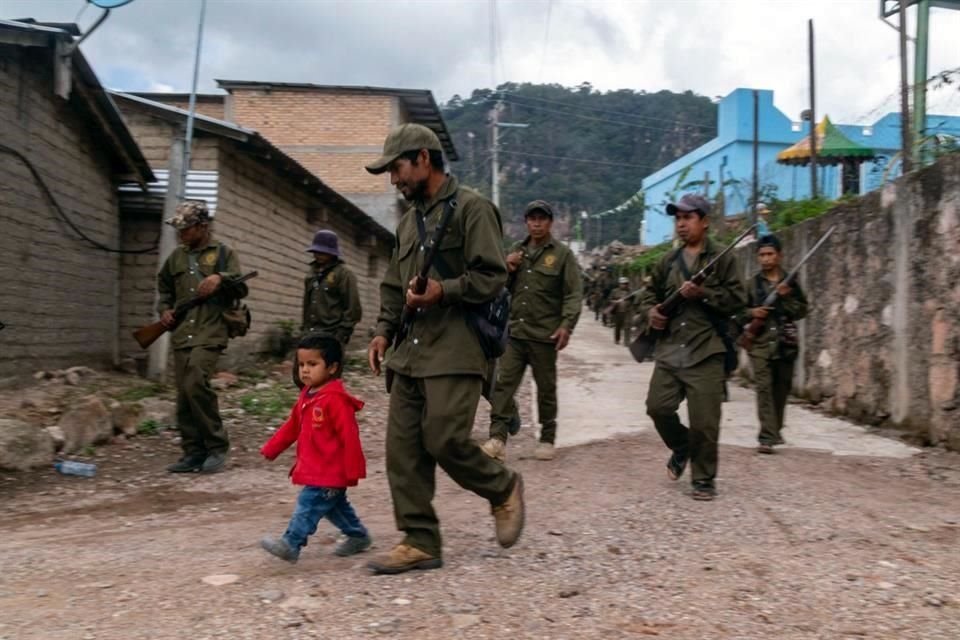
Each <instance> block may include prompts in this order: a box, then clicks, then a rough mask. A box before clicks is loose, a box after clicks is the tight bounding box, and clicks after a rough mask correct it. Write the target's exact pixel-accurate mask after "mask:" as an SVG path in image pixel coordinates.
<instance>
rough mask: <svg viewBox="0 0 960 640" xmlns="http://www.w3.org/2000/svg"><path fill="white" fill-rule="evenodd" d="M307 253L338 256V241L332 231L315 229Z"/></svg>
mask: <svg viewBox="0 0 960 640" xmlns="http://www.w3.org/2000/svg"><path fill="white" fill-rule="evenodd" d="M307 253H327V254H330V255H331V256H336V257H338V258H339V257H340V242H339V240H338V239H337V234H335V233H334V232H333V231H327V230H325V229H324V230H321V231H317V232H316V233H315V234H314V236H313V244H311V245H310V246H309V247H307Z"/></svg>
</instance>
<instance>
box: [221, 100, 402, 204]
mask: <svg viewBox="0 0 960 640" xmlns="http://www.w3.org/2000/svg"><path fill="white" fill-rule="evenodd" d="M398 102H399V101H398V99H397V98H395V97H391V96H372V95H349V94H335V93H330V92H326V91H317V90H313V89H275V90H270V91H265V90H251V89H234V90H233V91H232V93H231V95H230V96H228V97H227V114H228V117H229V118H230V119H231V120H232V121H233V122H236V123H238V124H240V125H241V126H244V127H249V128H251V129H256V130H257V131H258V132H260V133H261V134H262V135H263V136H264V137H266V138H268V139H269V140H270V141H271V142H273V143H274V144H275V145H277V146H278V147H280V148H281V149H282V150H283V151H284V152H285V153H287V154H289V155H290V156H291V157H293V158H296V160H297V161H298V162H300V163H301V164H302V165H303V166H304V167H306V168H307V169H309V170H310V171H311V172H312V173H313V174H315V175H317V176H319V177H320V179H321V180H323V181H324V182H326V183H327V184H329V185H330V186H331V187H333V188H334V189H336V190H337V191H339V192H341V193H343V194H345V195H348V196H349V195H350V194H354V193H358V194H375V193H390V192H392V191H393V187H391V186H390V181H389V179H388V178H387V177H386V176H383V175H381V176H372V175H370V174H369V173H367V172H366V171H365V170H364V168H363V166H364V165H365V164H367V163H369V162H371V161H372V160H375V159H376V158H377V157H379V155H380V151H381V149H382V148H383V139H384V138H385V137H386V135H387V133H388V132H389V131H390V127H391V126H393V124H394V123H395V122H397V121H398V119H397V118H398V113H399V111H398V110H399V107H398Z"/></svg>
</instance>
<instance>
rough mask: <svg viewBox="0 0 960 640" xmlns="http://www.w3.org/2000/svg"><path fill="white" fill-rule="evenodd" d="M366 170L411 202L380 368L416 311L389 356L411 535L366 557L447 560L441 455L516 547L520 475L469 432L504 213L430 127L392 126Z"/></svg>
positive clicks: (399, 477)
mask: <svg viewBox="0 0 960 640" xmlns="http://www.w3.org/2000/svg"><path fill="white" fill-rule="evenodd" d="M366 168H367V171H369V172H370V173H373V174H380V173H384V172H389V173H390V182H391V184H393V185H394V186H395V187H396V188H397V189H398V190H399V191H400V193H401V194H402V195H403V197H404V198H405V199H406V200H407V201H408V202H409V203H410V204H411V206H410V208H409V209H408V210H407V211H406V212H405V213H404V214H403V216H402V217H401V219H400V223H399V225H398V226H397V232H396V244H395V245H394V250H393V254H392V256H391V258H390V264H389V266H388V267H387V272H386V274H385V275H384V279H383V282H382V284H381V285H380V316H379V318H378V322H377V328H376V332H375V336H374V338H373V340H372V341H371V342H370V346H369V348H368V351H367V353H368V357H369V361H370V368H371V369H372V370H373V371H374V373H377V374H379V373H380V367H381V363H382V362H383V360H384V354H385V352H386V350H387V347H388V346H389V345H390V344H391V343H392V342H393V340H394V338H395V337H396V335H397V331H398V330H400V329H401V320H402V319H403V318H404V317H406V315H407V314H403V313H402V312H403V310H404V305H405V304H406V305H407V306H408V307H409V308H410V309H415V310H416V311H415V313H414V314H412V315H413V322H412V325H410V326H409V331H408V332H407V333H406V336H405V339H404V340H403V341H402V342H401V343H400V344H398V345H394V351H393V353H392V354H391V356H390V359H389V360H388V361H387V362H386V366H387V368H388V371H387V382H388V388H389V390H390V406H389V413H388V417H387V442H386V448H387V460H386V462H387V480H388V482H389V484H390V493H391V496H392V498H393V508H394V515H395V517H396V521H397V528H398V529H399V530H400V531H403V532H404V538H403V541H402V542H401V543H400V544H398V545H396V546H395V547H393V549H391V550H390V551H388V552H386V553H383V554H381V555H380V556H378V557H376V558H374V559H373V560H372V561H371V562H370V563H369V565H368V566H369V567H370V569H371V570H372V571H373V572H374V573H401V572H404V571H409V570H411V569H436V568H438V567H440V566H442V564H443V560H442V544H441V538H440V523H439V521H438V520H437V515H436V513H435V512H434V510H433V506H432V504H431V502H432V501H433V497H434V492H435V488H436V484H435V483H436V479H435V474H436V466H437V465H438V464H439V465H440V467H441V468H443V470H444V471H446V472H447V475H449V476H450V477H451V478H453V480H454V481H455V482H456V483H457V484H459V485H460V486H461V487H463V488H465V489H468V490H470V491H473V492H474V493H476V494H477V495H479V496H481V497H483V498H485V499H486V500H488V501H489V502H490V505H491V508H492V511H493V516H494V523H495V528H496V535H497V541H498V542H499V543H500V545H501V546H503V547H510V546H512V545H513V544H514V543H516V541H517V539H518V538H519V537H520V533H521V531H522V530H523V519H524V504H523V479H522V478H521V477H520V474H519V473H516V472H514V471H511V470H510V469H508V468H507V467H505V466H504V465H502V464H500V463H498V462H496V461H495V460H492V459H491V458H489V457H487V456H486V455H485V454H484V453H483V451H481V450H480V446H479V445H477V444H476V443H475V442H473V440H471V438H470V431H471V429H472V427H473V420H474V415H475V413H476V410H477V403H478V402H479V400H480V393H481V389H482V387H483V382H484V375H485V373H486V371H487V369H488V362H487V357H486V355H485V354H484V352H483V349H482V348H481V346H480V341H479V339H478V338H477V336H476V334H475V333H474V332H473V329H472V328H471V326H470V325H469V324H468V322H467V318H466V314H467V313H468V310H469V308H468V305H479V304H483V303H486V302H489V301H491V300H493V299H494V298H495V297H496V296H497V294H498V293H499V292H500V291H501V290H502V288H503V286H504V285H505V284H506V281H507V267H506V264H505V263H504V258H503V251H502V249H501V241H502V227H501V222H500V214H499V212H498V211H497V210H496V208H495V207H494V206H493V205H492V204H491V203H490V202H489V201H488V200H486V199H484V198H483V197H482V196H480V195H479V194H478V193H476V192H474V191H471V190H468V189H464V188H462V187H460V186H459V183H458V181H457V179H456V178H455V177H453V176H448V175H446V174H445V173H444V164H443V148H442V146H441V145H440V140H439V139H438V138H437V136H436V134H435V133H434V132H433V131H431V130H430V129H428V128H426V127H424V126H422V125H417V124H404V125H401V126H399V127H396V128H394V129H393V130H392V131H391V132H390V134H389V135H388V136H387V139H386V141H385V142H384V145H383V155H382V156H381V157H380V158H379V159H377V160H376V161H375V162H373V163H372V164H369V165H367V167H366ZM448 207H449V208H450V211H452V214H451V216H450V218H449V222H448V223H447V224H446V227H445V229H446V231H445V235H444V237H443V238H442V240H441V242H440V244H439V246H438V252H437V254H438V256H437V259H436V260H435V261H434V262H433V263H432V267H431V269H430V272H429V279H428V280H427V285H426V290H425V291H424V292H423V293H419V294H418V293H416V292H415V291H414V289H413V284H414V281H415V280H416V276H417V275H418V273H419V271H420V269H421V268H422V266H423V261H424V258H425V255H426V253H427V251H426V247H428V246H430V243H431V242H432V240H431V239H432V238H434V237H435V234H436V230H437V228H438V226H439V225H440V223H441V221H442V220H443V219H444V217H445V212H446V210H447V209H448Z"/></svg>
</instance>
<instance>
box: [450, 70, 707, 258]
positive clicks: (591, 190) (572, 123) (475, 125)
mask: <svg viewBox="0 0 960 640" xmlns="http://www.w3.org/2000/svg"><path fill="white" fill-rule="evenodd" d="M498 100H500V101H502V102H501V104H502V106H501V110H500V112H499V113H500V115H499V120H500V122H505V123H518V124H527V125H529V126H528V127H526V128H516V127H501V128H500V129H499V132H500V133H499V135H500V175H501V181H500V206H501V210H502V211H503V215H504V219H505V221H506V222H507V227H508V229H507V231H508V234H509V235H511V236H512V237H514V238H515V237H517V236H518V235H520V234H521V233H522V226H521V224H520V223H522V208H523V205H524V204H525V203H527V202H529V201H530V200H533V199H535V198H543V199H546V200H549V201H550V202H552V203H554V204H555V205H556V206H557V208H558V210H559V212H560V214H559V216H558V221H557V223H556V225H555V230H556V231H557V232H558V235H560V236H565V235H566V234H567V230H568V229H569V225H570V224H572V223H573V221H574V220H575V218H576V217H578V216H579V213H580V212H581V211H587V212H588V213H590V214H594V213H597V212H600V211H605V210H607V209H611V208H613V207H616V206H617V205H619V204H621V203H622V202H624V201H626V200H627V199H628V198H630V197H631V196H632V195H633V194H635V193H636V192H637V191H638V190H639V189H640V181H641V179H642V178H643V177H644V176H646V175H648V174H650V173H653V172H654V171H656V170H657V169H659V168H661V167H663V166H664V165H666V164H668V163H669V162H671V161H672V160H674V159H676V158H678V157H680V156H682V155H683V154H685V153H687V152H688V151H690V150H692V149H694V148H696V147H698V146H700V145H702V144H703V143H705V142H707V141H708V140H710V139H712V138H713V137H715V135H716V133H715V132H716V106H715V105H714V104H713V103H712V102H711V101H710V99H708V98H706V97H704V96H698V95H695V94H693V93H692V92H689V91H688V92H685V93H672V92H669V91H660V92H657V93H645V92H642V91H641V92H637V91H632V90H629V89H623V90H619V91H610V92H605V93H604V92H600V91H596V90H595V89H594V88H593V87H592V86H591V85H589V84H583V85H580V86H578V87H562V86H559V85H536V84H504V85H501V86H500V87H498V88H497V90H496V91H493V90H490V89H477V90H475V91H474V92H473V93H472V94H471V95H470V96H469V97H466V98H462V97H460V96H454V97H453V98H451V99H450V101H449V102H448V103H447V104H445V105H443V107H442V108H443V115H444V118H445V119H446V121H447V126H448V127H449V129H450V131H451V133H452V135H453V138H454V142H455V144H456V146H457V150H458V151H459V154H460V161H459V162H457V163H455V164H454V166H453V170H454V171H455V172H456V173H457V174H458V175H459V176H460V177H461V179H462V180H463V181H464V182H465V183H467V184H469V185H470V186H473V187H475V188H477V189H479V190H480V191H482V192H483V193H484V194H486V195H488V196H489V195H490V189H491V182H490V175H491V173H490V172H491V162H490V160H491V157H490V156H491V154H490V150H491V141H490V137H491V136H490V130H491V127H490V124H489V123H490V118H491V113H492V110H493V109H494V106H495V105H496V104H497V101H498ZM642 216H643V207H642V206H635V207H631V208H630V209H628V210H627V211H625V212H624V213H622V214H618V215H616V216H609V217H607V218H605V219H604V222H603V232H604V233H603V240H604V241H605V242H608V241H610V240H613V239H615V238H618V239H620V240H623V241H625V242H630V243H635V242H636V241H637V230H638V229H639V226H640V220H641V219H642ZM588 224H589V223H588ZM587 231H588V233H589V234H590V236H591V240H594V239H596V235H595V233H596V228H595V229H593V230H590V229H589V228H588V229H587ZM571 235H572V234H571Z"/></svg>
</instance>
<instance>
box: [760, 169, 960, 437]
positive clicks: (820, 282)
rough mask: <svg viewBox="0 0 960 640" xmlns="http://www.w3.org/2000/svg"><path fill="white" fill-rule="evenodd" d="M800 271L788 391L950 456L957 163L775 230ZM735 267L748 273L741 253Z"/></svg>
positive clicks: (958, 256)
mask: <svg viewBox="0 0 960 640" xmlns="http://www.w3.org/2000/svg"><path fill="white" fill-rule="evenodd" d="M831 225H836V230H835V231H834V233H833V235H832V236H831V238H830V239H829V240H828V242H827V244H826V245H825V246H824V248H823V249H821V251H820V252H818V253H817V255H816V256H814V257H813V258H812V259H811V260H810V262H809V263H807V265H806V266H805V267H804V268H803V270H802V272H801V283H802V284H803V285H804V286H805V289H806V291H807V294H808V297H809V299H810V303H811V304H810V315H809V317H808V319H807V320H805V321H804V322H802V323H801V337H802V349H801V359H800V366H798V367H797V374H796V376H797V377H796V380H795V387H796V390H797V392H798V393H799V394H800V395H801V396H803V397H805V398H808V399H809V400H811V401H812V402H814V403H817V404H820V405H821V406H823V407H824V408H825V409H826V410H828V411H830V412H831V413H834V414H839V415H843V416H848V417H850V418H852V419H854V420H856V421H858V422H865V423H868V424H876V425H881V424H884V425H892V426H897V427H900V428H902V429H905V430H909V431H911V432H914V433H916V434H917V435H918V436H920V437H921V438H923V439H924V440H926V441H928V442H930V443H934V444H938V443H944V444H946V445H947V446H948V447H950V448H952V449H958V450H960V408H958V407H957V405H958V399H960V387H958V372H960V156H957V155H954V156H952V157H948V158H944V159H942V160H941V161H939V162H938V163H936V164H935V165H933V166H930V167H927V168H925V169H923V170H921V171H918V172H915V173H913V174H911V175H909V176H907V177H906V178H901V179H900V180H898V181H897V182H895V183H892V184H890V185H888V186H887V187H886V188H885V189H884V190H882V191H878V192H874V193H871V194H868V195H867V196H864V197H863V198H860V199H859V200H857V201H855V202H853V203H850V204H844V205H841V206H838V207H836V208H835V209H833V210H831V211H830V212H829V213H828V214H826V215H824V216H822V217H820V218H816V219H814V220H809V221H807V222H805V223H802V224H799V225H796V226H794V227H791V228H789V229H787V230H785V231H784V232H782V233H781V234H780V236H781V238H782V240H783V242H784V246H785V264H787V265H789V264H792V263H794V262H795V261H796V260H798V259H799V258H800V256H802V255H803V253H805V252H806V250H807V248H808V247H811V246H813V244H814V243H815V242H816V240H817V238H818V237H819V236H820V235H821V234H822V233H824V232H825V231H826V230H827V229H828V228H829V227H830V226H831ZM741 261H742V264H744V266H745V269H746V270H747V271H748V272H752V271H753V270H754V268H753V267H752V265H754V264H755V261H754V257H753V248H752V247H747V248H745V249H744V250H743V253H742V254H741Z"/></svg>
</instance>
